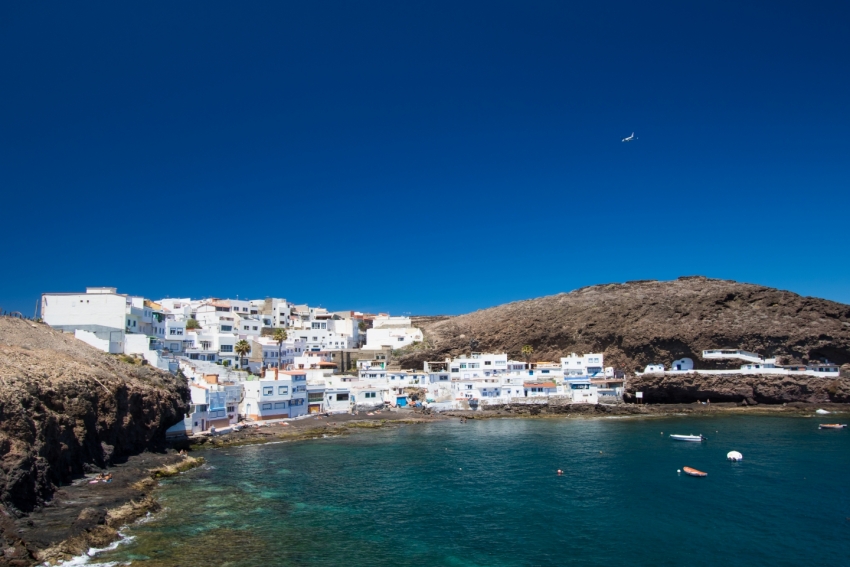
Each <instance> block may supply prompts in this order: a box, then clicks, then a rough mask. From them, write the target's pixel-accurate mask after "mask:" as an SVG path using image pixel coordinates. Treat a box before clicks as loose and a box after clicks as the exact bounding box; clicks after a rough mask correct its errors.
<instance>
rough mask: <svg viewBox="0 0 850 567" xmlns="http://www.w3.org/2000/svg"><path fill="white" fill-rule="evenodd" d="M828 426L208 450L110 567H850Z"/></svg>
mask: <svg viewBox="0 0 850 567" xmlns="http://www.w3.org/2000/svg"><path fill="white" fill-rule="evenodd" d="M821 421H822V420H821ZM817 423H818V421H817V420H816V419H813V418H788V417H778V418H774V417H752V416H751V417H743V416H735V417H718V418H693V417H687V418H685V417H681V418H677V417H671V418H663V419H593V420H554V419H553V420H516V419H512V420H489V421H469V422H467V423H466V424H460V423H457V422H443V423H435V424H427V425H406V426H402V427H400V428H398V429H386V430H379V431H374V430H373V431H363V432H359V433H355V434H353V435H351V436H348V437H341V438H334V439H324V440H318V441H309V442H299V443H279V444H273V445H263V446H248V447H240V448H230V449H223V450H215V451H206V452H205V453H203V456H204V457H205V458H206V459H207V460H208V465H207V466H205V467H203V468H201V469H197V470H195V471H191V472H189V473H186V474H184V475H182V476H180V477H179V478H177V479H175V480H169V481H167V482H165V483H164V485H163V488H162V489H161V491H160V493H159V494H160V497H161V501H162V503H163V504H164V506H165V507H166V510H165V511H164V512H162V513H160V514H158V515H157V516H156V517H154V518H153V519H152V520H151V521H149V522H146V523H144V524H140V525H136V526H133V527H131V528H129V529H128V530H127V533H128V534H129V535H132V536H134V537H133V539H132V541H130V542H129V543H127V544H125V545H122V546H120V547H118V548H117V549H116V550H114V551H110V552H106V553H104V554H101V555H100V556H98V557H97V559H96V561H98V562H119V563H126V562H130V563H131V564H132V565H139V566H161V565H162V566H164V565H168V566H177V565H182V566H187V567H188V566H194V565H202V566H208V567H216V566H234V567H236V566H240V567H241V566H249V565H250V566H255V565H264V566H277V565H298V566H302V565H303V566H314V565H315V566H318V565H322V566H326V565H348V566H360V565H363V566H375V567H382V566H392V567H399V566H403V565H447V566H485V565H487V566H531V565H606V566H607V565H661V566H663V565H671V566H673V565H676V566H679V565H691V566H692V565H719V564H724V565H733V566H735V565H748V566H750V565H850V487H848V482H850V431H848V430H842V431H819V430H818V429H817ZM662 431H663V432H664V434H663V435H662V434H661V432H662ZM670 433H686V434H687V433H694V434H696V433H702V434H704V435H706V436H707V437H708V438H709V441H708V442H707V443H702V444H697V443H684V442H676V441H671V440H670V439H669V438H668V437H667V435H668V434H670ZM730 450H737V451H740V452H742V453H743V455H744V461H743V462H741V463H730V462H728V461H726V453H727V452H728V451H730ZM683 466H691V467H695V468H698V469H700V470H703V471H706V472H708V477H707V478H702V479H700V478H691V477H688V476H685V475H684V474H681V475H680V474H677V472H676V470H677V469H681V468H682V467H683ZM559 468H560V469H563V471H564V474H563V475H562V476H558V475H557V474H556V471H557V469H559Z"/></svg>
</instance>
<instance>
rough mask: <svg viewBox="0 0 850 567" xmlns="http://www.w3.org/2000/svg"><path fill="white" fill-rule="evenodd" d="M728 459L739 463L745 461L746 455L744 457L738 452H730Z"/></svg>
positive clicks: (727, 454)
mask: <svg viewBox="0 0 850 567" xmlns="http://www.w3.org/2000/svg"><path fill="white" fill-rule="evenodd" d="M726 458H727V459H729V460H730V461H735V462H738V461H743V460H744V455H742V454H741V453H739V452H738V451H729V452H728V453H726Z"/></svg>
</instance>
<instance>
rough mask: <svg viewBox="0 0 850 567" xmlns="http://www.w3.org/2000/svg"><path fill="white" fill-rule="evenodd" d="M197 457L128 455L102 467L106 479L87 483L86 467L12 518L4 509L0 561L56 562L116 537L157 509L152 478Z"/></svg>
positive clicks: (91, 477)
mask: <svg viewBox="0 0 850 567" xmlns="http://www.w3.org/2000/svg"><path fill="white" fill-rule="evenodd" d="M203 462H204V460H203V458H196V457H191V456H188V455H180V454H178V453H176V452H174V451H170V452H166V453H142V454H140V455H134V456H132V457H130V458H128V459H126V460H124V461H122V462H118V463H116V464H115V465H113V466H111V467H109V468H108V469H106V471H105V472H109V473H111V474H112V479H111V481H110V482H109V483H105V482H96V483H93V482H92V481H93V480H94V477H95V474H94V473H90V474H87V475H86V476H84V477H81V478H78V479H76V480H74V482H72V483H71V484H70V485H66V486H60V487H59V488H58V489H57V490H56V492H55V493H54V495H53V498H52V499H51V500H50V502H48V503H47V504H46V505H45V506H43V507H41V508H39V509H37V510H35V511H33V512H31V513H29V514H25V515H23V516H21V517H20V518H15V517H14V516H11V515H10V514H9V513H8V512H5V510H4V512H5V514H4V516H3V517H2V519H0V522H2V524H3V525H2V528H3V532H4V535H5V537H6V540H7V543H8V541H9V540H10V539H12V538H14V540H15V541H14V542H13V543H12V545H11V546H8V547H7V548H6V549H4V553H3V556H2V560H0V565H9V566H28V565H43V564H47V565H56V564H58V563H59V562H64V561H69V560H71V559H73V558H74V557H80V556H82V555H86V554H87V552H88V551H89V550H90V549H92V548H105V547H107V546H108V545H110V544H111V543H113V542H115V541H117V540H119V539H120V538H121V537H122V536H121V534H120V533H119V530H120V529H121V528H122V527H124V526H126V525H128V524H131V523H133V522H135V521H136V520H138V519H139V518H141V517H143V516H145V515H147V514H148V513H153V512H156V511H157V510H159V508H160V505H159V502H158V501H157V499H156V498H155V496H154V495H153V492H154V490H155V489H156V487H157V485H158V482H157V480H158V479H161V478H167V477H169V476H174V475H176V474H180V473H181V472H184V471H186V470H189V469H192V468H194V467H197V466H199V465H201V464H203Z"/></svg>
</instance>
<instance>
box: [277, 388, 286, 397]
mask: <svg viewBox="0 0 850 567" xmlns="http://www.w3.org/2000/svg"><path fill="white" fill-rule="evenodd" d="M288 393H289V386H278V387H277V395H278V396H284V395H286V394H288Z"/></svg>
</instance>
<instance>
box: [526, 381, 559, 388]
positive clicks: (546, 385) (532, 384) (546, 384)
mask: <svg viewBox="0 0 850 567" xmlns="http://www.w3.org/2000/svg"><path fill="white" fill-rule="evenodd" d="M522 385H523V386H525V387H526V388H554V387H555V383H554V382H523V384H522Z"/></svg>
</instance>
